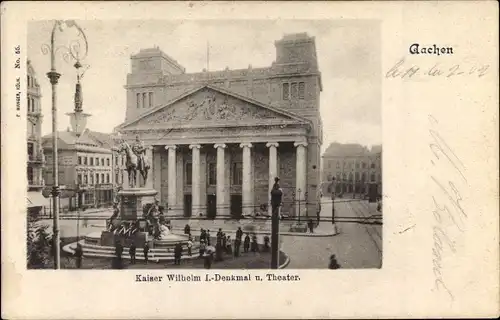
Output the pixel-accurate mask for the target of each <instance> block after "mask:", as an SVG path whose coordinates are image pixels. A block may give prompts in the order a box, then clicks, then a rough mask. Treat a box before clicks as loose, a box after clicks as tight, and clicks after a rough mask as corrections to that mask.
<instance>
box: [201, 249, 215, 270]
mask: <svg viewBox="0 0 500 320" xmlns="http://www.w3.org/2000/svg"><path fill="white" fill-rule="evenodd" d="M213 258H214V256H213V252H211V251H209V252H207V253H206V254H205V255H204V257H203V260H204V261H203V262H204V263H203V264H204V267H205V269H210V268H212V261H213Z"/></svg>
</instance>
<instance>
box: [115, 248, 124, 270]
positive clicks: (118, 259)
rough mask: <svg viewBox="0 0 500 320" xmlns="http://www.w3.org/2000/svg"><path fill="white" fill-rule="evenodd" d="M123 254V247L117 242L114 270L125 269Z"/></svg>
mask: <svg viewBox="0 0 500 320" xmlns="http://www.w3.org/2000/svg"><path fill="white" fill-rule="evenodd" d="M122 254H123V246H122V244H121V242H120V241H117V242H116V244H115V258H114V259H113V261H114V265H113V269H123V262H122Z"/></svg>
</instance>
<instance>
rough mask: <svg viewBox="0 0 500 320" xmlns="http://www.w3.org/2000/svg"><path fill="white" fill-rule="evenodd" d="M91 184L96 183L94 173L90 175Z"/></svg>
mask: <svg viewBox="0 0 500 320" xmlns="http://www.w3.org/2000/svg"><path fill="white" fill-rule="evenodd" d="M90 184H94V175H93V174H91V175H90Z"/></svg>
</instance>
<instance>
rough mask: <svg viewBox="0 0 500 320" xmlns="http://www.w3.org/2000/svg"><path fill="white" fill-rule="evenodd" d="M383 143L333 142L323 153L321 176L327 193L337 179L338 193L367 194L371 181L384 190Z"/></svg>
mask: <svg viewBox="0 0 500 320" xmlns="http://www.w3.org/2000/svg"><path fill="white" fill-rule="evenodd" d="M381 156H382V146H380V145H376V146H372V148H371V149H368V148H367V147H366V146H362V145H359V144H341V143H332V144H330V146H329V147H328V148H327V149H326V150H325V153H324V154H323V156H322V158H323V169H322V172H323V173H322V179H323V181H324V186H325V187H324V190H323V192H324V193H325V194H327V193H331V192H332V191H333V190H331V186H332V183H330V181H335V184H334V185H335V187H334V188H335V193H336V194H341V193H356V194H365V193H367V192H368V185H369V184H376V185H377V190H378V193H379V194H381V193H382V162H381Z"/></svg>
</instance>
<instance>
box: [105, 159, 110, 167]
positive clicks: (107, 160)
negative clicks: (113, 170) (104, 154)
mask: <svg viewBox="0 0 500 320" xmlns="http://www.w3.org/2000/svg"><path fill="white" fill-rule="evenodd" d="M106 165H107V166H108V167H109V158H106Z"/></svg>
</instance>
